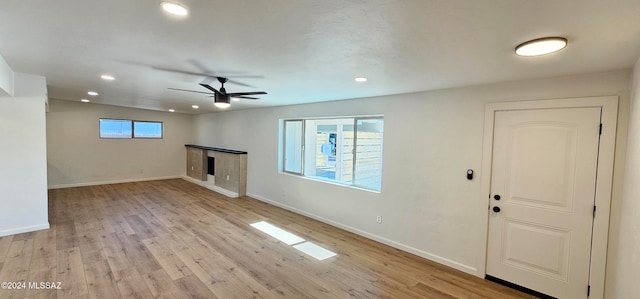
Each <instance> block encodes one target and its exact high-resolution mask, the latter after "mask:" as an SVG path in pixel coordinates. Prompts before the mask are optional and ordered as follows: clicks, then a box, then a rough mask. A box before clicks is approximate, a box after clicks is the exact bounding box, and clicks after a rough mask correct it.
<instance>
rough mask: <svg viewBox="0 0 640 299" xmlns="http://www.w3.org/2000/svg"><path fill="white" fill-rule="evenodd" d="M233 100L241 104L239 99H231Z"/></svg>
mask: <svg viewBox="0 0 640 299" xmlns="http://www.w3.org/2000/svg"><path fill="white" fill-rule="evenodd" d="M231 100H232V101H234V102H240V99H238V98H231Z"/></svg>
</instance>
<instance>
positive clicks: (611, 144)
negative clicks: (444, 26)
mask: <svg viewBox="0 0 640 299" xmlns="http://www.w3.org/2000/svg"><path fill="white" fill-rule="evenodd" d="M585 107H598V108H602V118H601V123H602V134H601V135H600V150H599V152H598V169H597V173H596V175H597V181H596V199H595V201H596V206H597V207H598V208H597V213H596V217H595V219H594V222H593V240H592V247H591V265H590V272H591V274H590V277H589V285H590V286H591V295H590V297H589V298H604V282H605V267H606V262H607V242H608V236H609V210H610V205H611V192H612V188H613V163H614V153H615V142H616V131H617V121H618V96H602V97H585V98H569V99H552V100H535V101H516V102H498V103H487V104H486V106H485V117H484V134H483V145H482V172H481V174H480V185H481V186H480V199H479V205H478V217H479V219H480V224H481V226H480V227H482V229H481V232H480V238H479V243H478V244H477V246H478V247H477V248H478V250H477V252H478V254H479V256H478V261H479V262H478V268H477V272H476V275H477V276H478V277H484V276H485V274H486V266H487V242H488V237H489V235H488V230H489V214H490V212H489V208H488V207H489V202H490V199H489V193H490V190H491V172H492V169H491V165H492V157H493V130H494V117H495V113H496V112H497V111H509V110H531V109H550V108H585ZM595 129H596V128H594V130H595ZM585 287H586V286H585Z"/></svg>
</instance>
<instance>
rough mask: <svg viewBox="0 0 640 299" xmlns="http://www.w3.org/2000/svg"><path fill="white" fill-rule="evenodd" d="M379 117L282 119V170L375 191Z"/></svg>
mask: <svg viewBox="0 0 640 299" xmlns="http://www.w3.org/2000/svg"><path fill="white" fill-rule="evenodd" d="M383 126H384V120H383V118H382V117H380V116H378V117H349V118H322V119H304V120H299V119H296V120H285V121H284V122H283V127H284V130H283V131H284V134H283V136H284V138H283V139H284V140H283V151H282V153H283V157H282V170H283V171H284V172H287V173H291V174H297V175H302V176H305V177H311V178H317V179H322V180H328V181H333V182H337V183H341V184H345V185H352V186H357V187H361V188H366V189H371V190H376V191H379V190H380V187H381V183H382V140H383Z"/></svg>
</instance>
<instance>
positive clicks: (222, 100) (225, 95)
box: [169, 77, 267, 109]
mask: <svg viewBox="0 0 640 299" xmlns="http://www.w3.org/2000/svg"><path fill="white" fill-rule="evenodd" d="M215 78H216V79H218V82H220V84H221V86H220V90H217V89H215V88H213V87H211V85H209V83H204V82H203V83H200V86H202V87H204V88H206V89H208V90H210V91H213V93H211V92H202V91H196V90H187V89H180V88H169V89H171V90H177V91H186V92H195V93H204V94H213V97H214V100H213V105H214V106H216V107H218V108H222V109H224V108H229V107H230V106H231V100H232V98H233V100H234V101H238V100H239V99H248V100H257V99H258V98H254V97H248V96H250V95H258V94H267V93H266V92H264V91H250V92H227V90H226V89H225V88H224V84H225V83H227V81H228V80H229V79H227V78H225V77H215ZM234 83H236V82H235V81H234ZM240 85H242V83H240Z"/></svg>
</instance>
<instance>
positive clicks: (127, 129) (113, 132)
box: [100, 118, 162, 139]
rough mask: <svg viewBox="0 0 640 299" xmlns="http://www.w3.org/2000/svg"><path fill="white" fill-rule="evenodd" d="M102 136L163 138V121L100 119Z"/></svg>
mask: <svg viewBox="0 0 640 299" xmlns="http://www.w3.org/2000/svg"><path fill="white" fill-rule="evenodd" d="M100 138H104V139H131V138H151V139H160V138H162V122H154V121H137V120H130V119H109V118H101V119H100Z"/></svg>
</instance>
